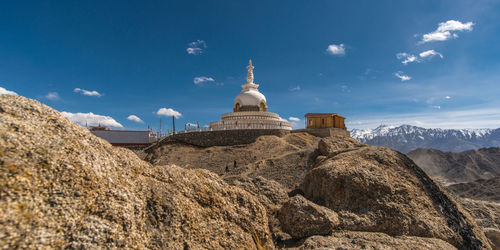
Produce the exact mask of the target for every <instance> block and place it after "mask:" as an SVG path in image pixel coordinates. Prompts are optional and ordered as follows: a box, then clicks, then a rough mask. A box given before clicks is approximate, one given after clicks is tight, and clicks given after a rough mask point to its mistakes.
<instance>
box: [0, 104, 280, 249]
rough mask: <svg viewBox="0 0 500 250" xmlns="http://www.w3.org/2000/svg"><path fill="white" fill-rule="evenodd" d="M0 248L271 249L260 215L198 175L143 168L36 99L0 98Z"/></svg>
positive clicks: (252, 202) (242, 197) (247, 201)
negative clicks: (0, 246)
mask: <svg viewBox="0 0 500 250" xmlns="http://www.w3.org/2000/svg"><path fill="white" fill-rule="evenodd" d="M0 211H2V212H1V213H0V239H1V245H2V247H6V248H164V249H181V248H186V249H189V248H191V249H199V248H211V249H214V248H248V249H256V248H272V247H273V245H272V240H271V236H270V233H269V229H268V226H267V216H266V211H265V208H264V207H263V206H262V205H261V204H260V203H259V202H258V200H257V199H256V198H255V197H253V196H252V195H250V194H249V193H248V192H246V191H244V190H242V189H240V188H238V187H234V186H230V185H228V184H226V183H225V182H224V181H223V180H222V179H220V178H219V177H218V176H217V175H215V174H213V173H211V172H209V171H206V170H187V169H183V168H179V167H176V166H173V165H169V166H155V167H153V166H152V165H150V164H149V163H146V162H144V161H142V160H140V159H139V158H137V156H136V155H134V154H133V153H132V152H131V151H129V150H127V149H120V148H114V147H112V146H111V145H110V144H108V143H107V142H105V141H104V140H102V139H99V138H97V137H95V136H93V135H92V134H91V133H90V132H89V131H88V130H86V129H84V128H82V127H80V126H78V125H76V124H74V123H72V122H70V121H68V120H67V119H66V118H64V117H63V116H62V115H61V114H59V113H58V112H57V111H55V110H53V109H51V108H48V107H46V106H45V105H42V104H40V103H39V102H37V101H33V100H30V99H26V98H23V97H19V96H6V95H0Z"/></svg>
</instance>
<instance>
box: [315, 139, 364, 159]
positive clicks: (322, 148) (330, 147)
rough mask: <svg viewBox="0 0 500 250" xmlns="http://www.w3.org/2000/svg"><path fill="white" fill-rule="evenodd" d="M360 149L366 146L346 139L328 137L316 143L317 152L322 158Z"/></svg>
mask: <svg viewBox="0 0 500 250" xmlns="http://www.w3.org/2000/svg"><path fill="white" fill-rule="evenodd" d="M361 147H366V145H365V144H362V143H360V142H358V141H356V140H354V139H352V138H348V137H329V138H323V139H321V140H320V141H319V142H318V151H319V153H320V154H321V155H323V156H333V154H339V153H343V152H346V151H349V150H354V149H356V148H361Z"/></svg>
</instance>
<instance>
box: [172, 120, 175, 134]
mask: <svg viewBox="0 0 500 250" xmlns="http://www.w3.org/2000/svg"><path fill="white" fill-rule="evenodd" d="M172 127H173V129H172V132H173V134H175V116H172Z"/></svg>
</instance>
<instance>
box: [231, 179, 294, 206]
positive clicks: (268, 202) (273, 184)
mask: <svg viewBox="0 0 500 250" xmlns="http://www.w3.org/2000/svg"><path fill="white" fill-rule="evenodd" d="M224 180H225V181H226V182H228V183H229V184H231V185H234V186H237V187H239V188H241V189H243V190H245V191H247V192H249V193H250V194H252V195H253V196H255V197H256V198H257V199H258V200H259V202H260V203H261V204H262V205H264V207H265V208H266V209H267V210H268V211H270V210H272V209H274V208H276V207H280V206H281V205H282V204H283V203H284V202H286V201H287V200H288V192H287V190H286V188H285V187H283V185H281V184H280V183H279V182H277V181H274V180H268V179H266V178H264V177H262V176H258V177H255V178H250V177H230V178H225V179H224Z"/></svg>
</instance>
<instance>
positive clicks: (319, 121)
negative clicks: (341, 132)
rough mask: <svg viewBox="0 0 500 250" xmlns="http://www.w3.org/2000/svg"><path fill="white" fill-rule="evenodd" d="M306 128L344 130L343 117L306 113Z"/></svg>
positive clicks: (330, 114)
mask: <svg viewBox="0 0 500 250" xmlns="http://www.w3.org/2000/svg"><path fill="white" fill-rule="evenodd" d="M305 117H306V128H340V129H346V126H345V117H342V116H340V115H339V114H336V113H307V114H306V115H305Z"/></svg>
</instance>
